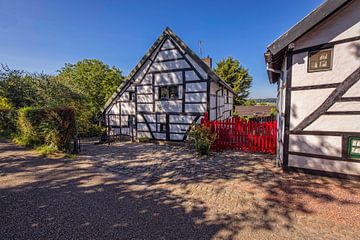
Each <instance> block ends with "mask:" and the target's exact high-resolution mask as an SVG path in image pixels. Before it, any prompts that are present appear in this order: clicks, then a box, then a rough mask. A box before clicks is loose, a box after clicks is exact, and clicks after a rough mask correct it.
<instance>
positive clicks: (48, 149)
mask: <svg viewBox="0 0 360 240" xmlns="http://www.w3.org/2000/svg"><path fill="white" fill-rule="evenodd" d="M36 151H38V152H39V153H40V154H41V155H43V156H48V155H51V154H55V153H59V150H58V149H57V148H56V147H53V146H48V145H42V146H39V147H37V148H36Z"/></svg>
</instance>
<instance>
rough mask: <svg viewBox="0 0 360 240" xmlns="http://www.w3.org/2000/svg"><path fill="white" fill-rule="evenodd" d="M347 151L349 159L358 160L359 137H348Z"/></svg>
mask: <svg viewBox="0 0 360 240" xmlns="http://www.w3.org/2000/svg"><path fill="white" fill-rule="evenodd" d="M348 151H349V156H350V157H351V158H360V137H349V143H348Z"/></svg>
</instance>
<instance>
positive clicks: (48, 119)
mask: <svg viewBox="0 0 360 240" xmlns="http://www.w3.org/2000/svg"><path fill="white" fill-rule="evenodd" d="M17 126H18V136H17V137H16V139H15V141H16V143H18V144H20V145H25V146H33V147H34V146H40V145H45V146H49V147H51V148H53V149H57V150H61V151H69V150H71V146H72V145H71V141H72V140H74V139H75V137H76V133H77V132H76V124H75V112H74V110H73V109H71V108H47V109H39V108H32V107H26V108H21V109H19V111H18V120H17Z"/></svg>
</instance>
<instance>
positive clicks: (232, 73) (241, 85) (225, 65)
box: [214, 57, 253, 105]
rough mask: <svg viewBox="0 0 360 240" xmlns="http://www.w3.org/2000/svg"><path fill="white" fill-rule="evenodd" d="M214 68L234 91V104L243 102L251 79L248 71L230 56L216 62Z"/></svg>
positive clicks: (247, 94) (248, 92)
mask: <svg viewBox="0 0 360 240" xmlns="http://www.w3.org/2000/svg"><path fill="white" fill-rule="evenodd" d="M214 70H215V72H216V74H217V75H218V76H219V77H220V78H222V79H223V80H224V81H225V82H226V83H228V84H229V85H230V87H231V88H232V89H233V90H234V91H235V93H236V96H235V97H234V104H235V105H242V104H244V102H245V101H246V98H247V97H248V96H249V94H250V91H249V89H250V87H251V83H252V80H253V78H252V77H251V76H250V74H249V71H248V70H247V69H246V68H245V67H243V66H242V65H241V64H240V62H239V61H238V60H236V59H234V58H232V57H227V58H225V59H223V60H221V61H220V62H218V63H216V67H215V69H214Z"/></svg>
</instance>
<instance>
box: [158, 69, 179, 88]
mask: <svg viewBox="0 0 360 240" xmlns="http://www.w3.org/2000/svg"><path fill="white" fill-rule="evenodd" d="M182 79H183V77H182V72H170V73H159V74H155V85H159V86H163V85H171V84H182V82H183V80H182Z"/></svg>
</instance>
